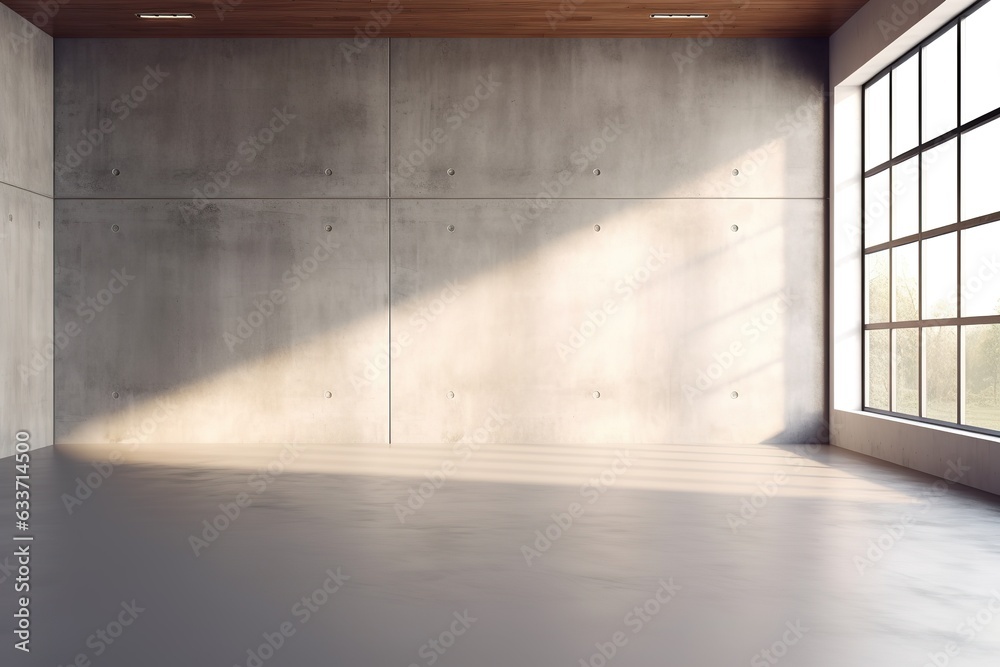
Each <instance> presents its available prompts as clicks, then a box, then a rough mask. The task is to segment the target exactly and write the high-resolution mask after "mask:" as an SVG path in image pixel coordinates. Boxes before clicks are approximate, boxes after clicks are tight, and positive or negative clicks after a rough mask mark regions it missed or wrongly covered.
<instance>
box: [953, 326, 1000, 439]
mask: <svg viewBox="0 0 1000 667" xmlns="http://www.w3.org/2000/svg"><path fill="white" fill-rule="evenodd" d="M962 332H963V335H964V336H965V337H964V339H963V341H962V346H963V351H962V352H963V354H962V357H963V358H964V364H963V366H962V373H963V374H964V378H965V416H964V419H963V423H965V424H968V425H969V426H979V427H980V428H989V429H993V430H998V431H1000V325H997V324H986V325H979V326H967V327H962Z"/></svg>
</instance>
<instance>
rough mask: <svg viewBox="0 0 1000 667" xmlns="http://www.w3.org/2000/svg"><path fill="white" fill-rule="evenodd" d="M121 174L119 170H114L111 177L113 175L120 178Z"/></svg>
mask: <svg viewBox="0 0 1000 667" xmlns="http://www.w3.org/2000/svg"><path fill="white" fill-rule="evenodd" d="M119 174H121V172H120V171H118V169H117V168H115V169H112V170H111V175H112V176H118V175H119Z"/></svg>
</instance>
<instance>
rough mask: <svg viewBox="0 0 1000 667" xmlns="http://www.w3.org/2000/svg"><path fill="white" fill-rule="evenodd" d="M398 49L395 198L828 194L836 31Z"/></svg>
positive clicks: (422, 43) (406, 42)
mask: <svg viewBox="0 0 1000 667" xmlns="http://www.w3.org/2000/svg"><path fill="white" fill-rule="evenodd" d="M391 48H392V58H391V61H392V62H391V70H392V74H391V82H392V91H391V95H392V156H391V160H392V162H391V169H392V176H393V184H392V192H393V196H396V197H455V198H459V197H530V198H534V197H539V196H543V195H545V196H562V197H633V198H634V197H648V198H656V197H732V198H748V197H822V196H824V192H825V185H824V174H825V164H824V150H825V148H824V129H823V128H824V125H825V109H826V95H825V93H824V89H825V83H826V79H827V69H826V40H779V39H748V40H724V39H723V40H708V44H707V45H705V46H700V45H699V44H698V43H696V42H695V41H694V40H674V39H659V40H658V39H650V40H641V39H636V40H629V39H616V40H609V39H594V40H580V39H560V40H527V39H488V40H482V39H477V40H468V39H400V40H392V45H391ZM595 169H597V170H600V174H599V175H596V174H595V172H594V170H595ZM734 169H736V170H739V172H740V173H738V174H734V173H733V170H734ZM449 170H454V174H450V173H449Z"/></svg>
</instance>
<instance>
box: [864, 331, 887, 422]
mask: <svg viewBox="0 0 1000 667" xmlns="http://www.w3.org/2000/svg"><path fill="white" fill-rule="evenodd" d="M865 359H866V360H867V368H866V371H867V374H868V382H867V383H866V385H865V388H866V391H865V394H866V395H865V407H868V408H876V409H879V410H888V409H889V330H888V329H880V330H878V331H866V332H865Z"/></svg>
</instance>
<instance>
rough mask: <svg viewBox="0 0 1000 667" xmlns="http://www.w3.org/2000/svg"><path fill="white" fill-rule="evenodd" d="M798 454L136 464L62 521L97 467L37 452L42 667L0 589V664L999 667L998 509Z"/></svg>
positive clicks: (36, 594) (9, 596) (296, 458)
mask: <svg viewBox="0 0 1000 667" xmlns="http://www.w3.org/2000/svg"><path fill="white" fill-rule="evenodd" d="M813 449H814V450H815V451H811V450H810V449H808V448H802V447H777V446H766V445H753V446H747V447H719V446H704V447H702V446H695V445H691V446H685V447H681V446H663V447H650V446H644V447H643V448H641V449H634V448H633V449H629V448H627V447H622V448H618V449H616V448H601V449H590V448H579V447H578V448H570V447H567V448H562V449H560V448H553V447H548V448H532V447H529V446H520V447H518V446H509V445H508V446H486V447H483V448H482V449H481V450H479V451H477V452H475V453H474V455H470V456H468V457H464V458H463V456H459V455H456V453H455V450H452V449H448V450H441V449H440V448H435V447H423V448H422V447H412V446H410V447H407V448H396V447H394V448H392V449H388V448H380V449H379V450H378V451H373V449H372V448H370V447H368V448H356V449H354V450H352V449H350V448H340V450H339V451H338V452H330V451H324V452H316V451H315V448H314V451H313V452H312V453H311V454H308V453H307V454H300V453H298V452H292V451H288V450H286V452H285V463H280V465H279V463H277V462H280V461H281V458H280V457H281V451H282V450H281V448H275V449H274V451H273V452H268V453H267V454H266V455H265V456H263V457H261V458H260V459H259V460H255V459H254V457H253V456H252V455H250V454H248V455H247V457H243V458H239V459H237V458H230V459H229V460H227V459H224V458H222V457H216V458H215V459H213V458H212V457H210V456H209V457H206V456H202V457H197V456H195V455H193V454H192V455H190V456H186V457H185V456H179V457H174V458H172V459H171V458H168V457H166V456H163V457H158V456H157V455H155V452H150V453H149V455H148V456H145V457H132V458H130V460H129V463H127V464H121V465H117V466H115V467H114V468H113V470H112V471H111V474H110V475H109V476H108V477H107V478H106V479H102V481H101V483H100V486H99V487H97V488H93V489H90V491H91V494H90V495H89V497H86V498H85V499H83V500H82V502H81V503H79V504H77V503H73V504H72V505H70V507H71V508H72V513H70V512H69V511H68V510H67V507H66V502H67V500H66V499H67V498H68V497H70V496H68V495H67V496H64V495H63V494H77V496H86V495H87V493H86V490H87V489H83V490H77V488H76V487H78V485H79V482H78V480H83V483H84V484H86V480H87V477H88V475H91V480H92V481H96V479H97V478H96V477H93V476H92V473H94V472H95V469H94V467H93V466H92V465H90V464H89V463H85V462H82V461H81V460H80V459H79V458H78V456H79V453H78V452H72V454H73V455H72V456H71V455H70V452H68V451H65V450H59V449H55V450H53V449H51V448H50V449H45V450H40V451H36V452H35V453H34V458H33V463H32V486H33V502H34V507H33V511H34V515H33V517H32V526H31V533H32V534H33V535H34V536H35V541H34V542H33V543H32V549H33V559H32V563H31V567H32V571H31V580H32V590H31V595H32V605H31V609H32V615H33V618H32V622H33V626H32V627H33V630H34V633H33V638H32V652H31V654H30V657H29V656H24V655H23V654H20V653H18V652H16V651H14V650H13V649H12V648H11V644H12V643H13V640H12V639H11V638H12V632H11V631H12V620H11V618H12V617H11V612H12V609H13V607H14V599H13V598H14V592H13V588H12V586H13V584H14V581H15V578H16V574H13V573H11V574H8V573H7V571H6V570H3V571H0V578H2V579H3V581H2V583H0V592H2V596H3V600H2V607H3V614H2V618H3V620H2V621H0V625H2V627H3V632H2V634H3V637H4V638H5V639H4V645H3V648H2V649H0V656H2V664H3V665H14V664H31V665H60V666H61V665H70V664H73V662H74V661H75V660H77V661H78V660H79V658H78V656H80V655H83V656H84V659H85V660H87V661H89V663H90V664H92V665H109V666H110V665H122V666H128V667H135V666H136V665H143V666H145V667H152V666H156V665H170V666H177V665H198V666H200V665H218V666H220V667H228V666H230V665H243V666H247V665H249V667H255V666H256V667H260V665H289V666H302V667H306V666H308V667H313V666H315V665H337V666H338V667H340V666H343V667H352V666H358V667H392V666H396V665H398V666H400V667H410V666H412V665H432V664H437V665H444V666H455V667H459V666H463V667H491V666H493V665H504V666H509V665H518V666H522V667H555V666H557V665H566V666H567V667H570V666H574V665H593V666H594V667H600V666H601V665H605V664H614V665H622V666H629V665H634V666H643V667H645V666H653V665H657V666H659V665H678V666H684V667H701V666H704V667H719V666H721V665H747V664H749V665H752V666H757V665H772V664H778V663H780V664H782V665H788V666H790V667H791V666H804V667H827V666H829V667H843V666H845V665H893V666H895V665H914V667H920V666H922V665H925V664H928V663H929V664H939V665H941V664H954V665H967V666H970V667H971V666H973V665H990V666H994V665H996V664H997V657H998V656H1000V618H998V617H1000V502H998V499H997V498H996V497H994V496H989V495H985V494H982V493H978V492H973V491H970V490H968V489H966V488H964V487H961V486H959V485H955V484H950V483H947V482H938V483H937V484H936V485H935V483H936V482H937V480H936V479H935V478H931V477H927V476H924V475H921V474H917V473H913V472H910V471H907V470H904V469H901V468H897V467H894V466H890V465H888V464H883V463H880V462H877V461H875V460H872V459H868V458H865V457H862V456H859V455H855V454H852V453H849V452H846V451H844V450H839V449H833V448H826V447H822V448H813ZM442 451H445V452H450V454H447V453H446V454H445V455H442ZM466 453H468V452H466ZM448 456H453V457H454V458H448ZM213 461H215V462H214V463H213ZM268 462H269V463H270V466H271V471H272V474H270V475H268V476H267V477H262V476H260V473H261V470H263V471H265V472H266V470H267V466H268V464H269V463H268ZM380 468H382V469H384V472H383V474H378V473H379V469H380ZM105 472H108V470H107V469H106V468H105ZM99 474H100V473H98V475H99ZM0 475H2V476H3V477H2V479H3V480H4V481H3V482H2V484H0V489H2V491H0V521H2V522H3V523H2V525H4V526H5V527H6V526H12V525H13V518H12V517H11V509H12V507H13V498H12V488H11V487H12V485H11V484H10V483H9V482H8V480H10V479H11V477H12V475H13V470H12V460H11V459H5V460H4V461H3V462H2V463H0ZM602 475H603V481H600V480H601V478H602ZM428 476H429V477H428ZM588 480H595V481H596V482H597V483H596V484H592V483H591V482H589V481H588ZM435 482H436V484H437V486H438V487H439V488H434V487H435ZM422 483H426V485H425V486H424V487H423V488H422V489H421V488H420V485H421V484H422ZM411 489H412V490H413V491H414V493H417V494H419V493H420V492H421V491H422V492H423V494H424V496H426V497H425V498H424V499H423V503H422V504H420V503H419V502H418V501H416V500H413V501H412V504H411V505H407V501H408V498H409V497H410V490H411ZM432 489H433V491H432ZM241 494H245V495H241ZM240 502H242V503H243V504H244V505H245V507H242V508H240V513H239V516H237V517H236V518H233V519H229V520H228V526H227V525H226V524H227V520H226V519H220V518H219V516H220V515H222V514H223V512H224V511H228V512H229V513H230V514H231V515H233V516H235V510H234V508H233V505H234V503H235V504H236V505H238V504H239V503H240ZM220 505H223V506H224V507H223V508H220ZM414 506H416V509H413V507H414ZM411 509H412V513H411V512H410V510H411ZM574 514H575V516H572V515H574ZM553 515H555V517H553ZM570 520H571V522H570ZM204 521H208V522H212V521H215V522H216V523H217V525H218V526H219V527H221V528H222V530H221V531H220V532H219V533H218V534H217V536H214V537H213V533H212V532H211V531H209V532H208V533H207V534H206V533H204V531H205V530H206V528H205V523H203V522H204ZM559 523H561V524H562V526H561V527H560V526H559V525H558V524H559ZM536 531H540V532H541V533H545V532H546V531H547V532H548V533H549V535H550V537H549V538H546V539H550V538H554V539H551V541H550V542H549V543H546V542H545V541H544V540H540V539H539V533H536ZM4 532H5V533H7V532H10V533H12V532H14V531H13V530H10V531H4ZM192 535H195V536H201V539H204V540H205V545H201V544H198V543H195V545H194V546H193V545H192V540H191V536H192ZM210 537H211V538H213V539H211V540H209V539H208V538H210ZM8 540H9V538H5V542H7V546H4V547H3V551H2V552H0V565H4V566H5V567H7V566H10V565H15V562H14V559H13V558H12V557H10V554H11V552H12V547H11V546H10V545H11V544H13V543H12V542H9V541H8ZM206 545H207V546H206ZM195 547H198V549H197V550H198V552H199V553H198V555H197V556H196V555H195V550H196V549H195ZM532 550H533V551H532ZM4 557H8V560H6V561H4V560H3V559H4ZM529 560H530V564H529V562H528V561H529ZM303 598H305V600H303ZM125 622H127V623H128V625H123V626H119V625H118V623H125ZM282 628H284V631H285V633H284V635H282ZM99 631H101V632H103V633H105V634H104V635H103V637H102V635H101V634H99ZM119 631H120V634H119ZM276 633H277V634H276ZM115 635H117V636H115ZM268 638H270V644H268V641H269V640H268ZM272 645H276V646H278V648H276V649H272V648H271V646H272ZM262 646H263V648H262ZM949 652H950V653H951V655H949ZM605 656H610V658H608V657H605ZM935 660H936V661H937V663H935V662H934V661H935ZM942 660H944V661H945V662H941V661H942ZM581 661H582V662H581ZM78 664H84V663H82V662H79V663H78Z"/></svg>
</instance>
